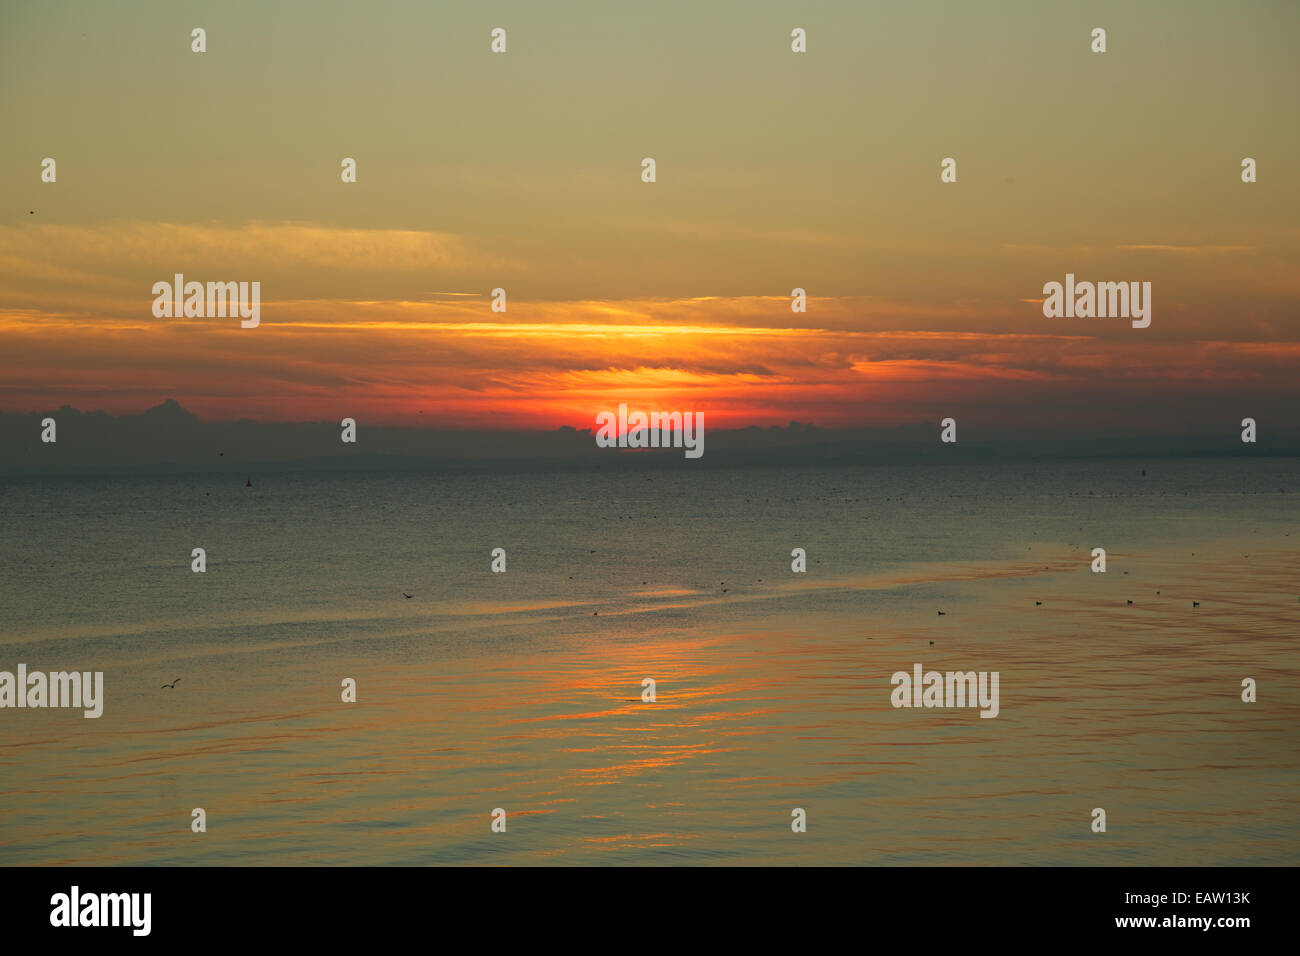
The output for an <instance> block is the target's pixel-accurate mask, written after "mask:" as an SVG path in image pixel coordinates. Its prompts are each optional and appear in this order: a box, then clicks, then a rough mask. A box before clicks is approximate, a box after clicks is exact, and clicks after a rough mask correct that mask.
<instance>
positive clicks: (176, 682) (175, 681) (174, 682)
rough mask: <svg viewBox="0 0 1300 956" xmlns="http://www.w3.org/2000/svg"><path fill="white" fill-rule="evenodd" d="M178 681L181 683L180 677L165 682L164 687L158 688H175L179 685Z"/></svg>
mask: <svg viewBox="0 0 1300 956" xmlns="http://www.w3.org/2000/svg"><path fill="white" fill-rule="evenodd" d="M178 683H180V678H179V677H178V678H176V680H174V681H172V682H171V683H170V684H163V685H162V687H159V688H158V689H159V690H162V689H163V687H170V688H175V687H176V685H177V684H178Z"/></svg>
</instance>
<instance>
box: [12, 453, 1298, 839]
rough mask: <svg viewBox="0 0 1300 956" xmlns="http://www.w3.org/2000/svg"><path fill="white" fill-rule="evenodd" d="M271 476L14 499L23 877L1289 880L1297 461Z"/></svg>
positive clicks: (27, 483)
mask: <svg viewBox="0 0 1300 956" xmlns="http://www.w3.org/2000/svg"><path fill="white" fill-rule="evenodd" d="M1143 469H1145V470H1146V475H1145V476H1143V475H1142V474H1141V472H1142V470H1143ZM253 481H254V487H252V488H245V487H243V476H242V475H241V476H239V477H238V478H235V477H231V476H198V477H194V478H111V479H108V478H66V479H57V480H44V481H42V480H35V479H17V480H15V479H9V480H4V479H0V670H8V671H14V670H16V669H17V665H18V664H19V663H25V664H26V665H27V667H28V669H29V670H43V671H51V670H65V669H75V670H97V671H103V672H104V681H105V705H104V714H103V716H102V717H100V718H99V719H98V720H87V719H84V718H83V717H82V716H81V712H80V711H79V710H54V709H46V710H27V709H23V710H15V709H4V710H0V863H5V864H19V863H103V864H110V863H114V864H115V863H140V864H315V863H345V864H362V863H364V864H383V863H399V864H417V865H418V864H433V863H490V864H499V863H560V864H595V863H646V864H683V863H720V864H758V863H769V864H770V863H797V864H813V863H832V864H836V863H870V864H886V863H888V864H900V863H902V864H922V863H933V864H937V863H963V864H964V863H969V864H975V863H983V864H1016V863H1042V864H1046V863H1077V864H1112V863H1113V864H1129V863H1132V864H1173V865H1179V864H1193V863H1196V864H1252V863H1273V864H1296V863H1298V862H1300V840H1298V837H1300V811H1298V810H1297V802H1296V799H1295V796H1294V794H1295V793H1296V787H1297V783H1300V779H1298V778H1300V734H1297V732H1296V726H1297V720H1298V719H1300V683H1298V678H1300V667H1298V665H1300V653H1298V652H1300V520H1298V519H1300V462H1297V461H1295V460H1290V459H1255V460H1249V461H1229V460H1212V461H1211V460H1156V461H1150V462H1133V461H1106V462H1020V463H1014V464H1005V465H961V466H956V465H915V466H902V465H897V466H884V465H881V466H854V467H849V466H845V467H788V468H744V469H732V470H729V469H722V468H712V469H707V470H706V469H700V470H689V469H683V470H672V471H656V472H648V473H643V472H636V471H628V472H620V473H598V472H546V473H529V474H524V473H514V474H490V473H488V474H485V473H476V474H428V475H405V474H404V475H387V474H350V475H344V476H313V475H305V474H293V473H285V474H257V475H254V476H253ZM196 547H202V548H204V549H206V552H207V572H206V573H205V574H195V573H193V572H192V571H191V570H190V562H191V556H190V555H191V550H192V549H193V548H196ZM797 547H798V548H804V549H806V551H807V562H808V570H807V573H805V574H794V573H792V572H791V568H790V562H791V560H792V559H791V550H792V549H793V548H797ZM1094 547H1104V548H1106V550H1107V553H1108V570H1107V573H1106V574H1093V573H1091V572H1090V571H1089V562H1090V560H1091V558H1090V554H1089V552H1090V550H1091V549H1092V548H1094ZM494 548H504V549H505V551H506V554H507V559H506V560H507V571H506V573H504V574H493V573H492V572H491V570H490V565H491V560H492V557H491V552H492V550H493V549H494ZM724 589H725V590H724ZM1157 592H1159V593H1157ZM403 593H406V594H410V595H412V597H411V598H409V599H407V598H404V597H403ZM1194 600H1195V601H1199V602H1200V607H1195V608H1194V607H1193V606H1192V601H1194ZM1128 601H1132V602H1133V603H1132V604H1131V605H1130V604H1128V603H1127V602H1128ZM1036 602H1042V603H1041V605H1039V604H1037V603H1036ZM939 610H943V611H944V612H945V613H944V615H942V616H940V615H939V614H938V613H937V612H938V611H939ZM931 642H933V643H931ZM914 663H921V664H922V665H923V666H924V667H925V669H927V670H929V669H936V670H963V671H965V670H981V671H985V670H986V671H998V672H999V674H1000V709H1001V712H1000V714H999V716H998V717H997V718H996V719H991V720H990V719H981V718H980V717H979V712H978V710H975V709H950V710H942V709H930V710H926V709H895V708H893V707H892V706H891V705H890V691H891V689H892V688H891V685H890V676H891V674H893V673H894V672H895V671H897V670H906V671H909V672H910V671H911V669H912V665H913V664H914ZM177 677H179V678H181V680H180V682H179V683H178V684H177V686H176V687H175V689H162V688H161V686H160V685H161V684H163V683H165V682H170V681H171V680H173V679H174V678H177ZM349 677H350V678H353V679H354V680H355V681H356V683H357V694H358V702H357V703H355V704H345V703H343V702H342V701H341V700H340V682H341V681H342V680H343V679H344V678H349ZM1245 677H1251V678H1254V679H1255V680H1256V681H1257V683H1258V697H1259V699H1258V702H1257V703H1254V704H1247V703H1243V702H1242V701H1241V697H1240V694H1241V681H1242V679H1243V678H1245ZM643 678H653V679H654V680H655V681H656V682H657V698H658V699H657V701H656V702H655V703H653V704H651V703H643V702H642V701H641V689H642V688H641V682H642V680H643ZM195 807H203V808H204V809H205V810H206V813H207V821H208V829H207V832H206V833H202V834H197V833H192V832H191V831H190V820H191V810H192V809H193V808H195ZM498 807H500V808H502V809H504V810H505V811H506V813H507V830H506V832H505V833H493V832H491V830H490V822H491V813H492V811H493V809H494V808H498ZM796 807H801V808H803V809H804V810H805V811H806V813H807V820H808V825H807V832H806V833H792V832H791V828H790V820H791V810H792V809H793V808H796ZM1095 807H1102V808H1105V810H1106V812H1107V816H1108V830H1107V832H1106V833H1105V834H1095V833H1092V832H1091V830H1090V827H1089V824H1090V821H1091V813H1092V810H1093V808H1095Z"/></svg>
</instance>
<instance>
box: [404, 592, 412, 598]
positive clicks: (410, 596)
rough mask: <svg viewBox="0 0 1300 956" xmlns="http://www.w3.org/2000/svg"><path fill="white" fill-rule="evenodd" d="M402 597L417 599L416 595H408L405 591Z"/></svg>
mask: <svg viewBox="0 0 1300 956" xmlns="http://www.w3.org/2000/svg"><path fill="white" fill-rule="evenodd" d="M402 597H404V598H413V597H415V595H414V594H407V593H406V592H405V591H403V592H402Z"/></svg>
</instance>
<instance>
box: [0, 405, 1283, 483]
mask: <svg viewBox="0 0 1300 956" xmlns="http://www.w3.org/2000/svg"><path fill="white" fill-rule="evenodd" d="M46 417H51V418H54V419H55V421H56V423H57V426H56V427H57V439H58V440H57V441H56V442H55V443H52V444H47V443H43V442H42V441H41V420H42V419H43V418H46ZM954 417H956V418H957V422H958V433H957V438H958V441H957V442H956V443H953V444H943V443H941V442H940V440H939V432H940V426H939V423H938V422H935V423H933V424H930V423H924V422H917V423H915V424H908V425H900V426H897V427H892V428H867V427H863V428H819V427H818V426H816V425H814V424H807V423H801V422H791V423H790V424H789V425H787V426H785V427H775V426H769V427H765V428H764V427H758V426H751V427H748V428H729V429H722V428H719V429H716V430H714V429H710V428H709V427H708V419H707V410H706V412H705V432H704V448H705V454H704V456H703V457H701V458H698V459H686V458H685V456H684V455H683V452H682V450H681V449H679V448H669V449H647V450H636V451H633V450H624V449H611V448H599V447H597V446H596V444H595V439H594V432H593V428H592V427H589V428H585V429H578V428H572V427H569V426H562V427H560V428H556V429H551V430H535V429H534V430H529V429H501V430H486V429H464V428H460V429H455V428H436V427H411V426H397V425H383V424H373V425H372V424H367V422H366V421H364V420H361V421H358V423H357V439H358V440H357V442H356V443H355V444H345V443H343V442H342V441H341V438H340V435H341V430H342V429H341V427H340V424H339V423H337V422H324V421H316V422H296V423H282V422H256V421H252V420H249V419H241V420H239V421H235V422H215V421H202V420H200V419H199V418H198V417H196V416H195V415H194V414H193V413H191V412H190V411H188V410H187V409H185V408H184V407H183V406H182V405H181V404H180V403H179V402H177V401H176V400H175V399H170V398H169V399H167V400H166V401H164V402H162V403H161V404H159V405H157V406H154V407H152V408H149V409H148V410H146V411H144V412H143V413H141V414H138V415H110V414H107V413H105V412H82V411H79V410H77V409H75V408H72V407H70V406H67V405H65V406H63V407H62V408H59V409H57V410H51V411H46V412H31V413H16V412H0V474H8V475H45V474H50V475H55V474H65V473H79V472H83V473H84V472H93V471H109V472H114V473H118V472H132V471H141V470H144V471H154V472H163V473H174V472H176V471H184V472H192V471H196V470H198V471H203V472H223V471H231V472H242V471H246V470H249V469H265V468H267V467H275V468H278V469H281V470H303V471H323V472H331V471H376V470H384V471H387V470H392V471H409V470H415V471H421V470H438V469H444V468H466V467H469V468H473V467H476V466H478V467H490V468H493V469H511V470H514V469H520V468H522V469H527V468H531V467H537V468H565V467H579V468H592V467H616V468H624V467H632V468H644V467H655V468H658V467H665V466H678V467H695V468H698V467H710V466H739V465H774V464H819V463H822V464H852V463H854V462H871V463H877V464H879V463H883V462H890V461H898V462H932V461H942V460H943V459H944V458H950V459H953V460H957V461H964V462H972V461H1000V460H1025V459H1035V458H1112V457H1113V458H1176V457H1221V456H1226V457H1241V456H1242V455H1249V456H1261V455H1263V456H1296V455H1300V434H1297V431H1296V429H1295V426H1294V425H1291V423H1284V427H1285V428H1289V430H1283V428H1279V427H1278V425H1277V424H1276V423H1272V422H1264V423H1261V425H1260V428H1259V439H1258V441H1257V443H1255V444H1253V445H1249V444H1244V443H1243V442H1242V441H1241V438H1240V431H1241V429H1240V424H1239V422H1240V419H1239V418H1237V417H1234V416H1229V415H1226V414H1225V416H1224V421H1223V422H1222V424H1221V430H1220V431H1218V432H1217V433H1199V434H1198V433H1190V432H1189V433H1184V434H1181V435H1158V434H1136V433H1134V434H1124V435H1114V434H1111V435H1106V434H1097V433H1096V432H1095V431H1093V432H1087V431H1080V432H1079V434H1078V435H1077V437H1071V436H1070V435H1069V430H1068V429H1067V428H1066V427H1064V426H1063V427H1062V428H1061V429H1060V430H1059V431H1058V432H1057V433H1056V434H1054V435H1033V434H1027V433H1021V432H1017V431H1016V430H1014V429H1007V428H1005V427H1003V428H1001V429H997V430H987V431H982V430H981V428H980V424H979V422H978V420H977V419H975V418H973V417H961V416H960V415H955V416H954Z"/></svg>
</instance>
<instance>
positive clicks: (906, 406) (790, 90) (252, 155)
mask: <svg viewBox="0 0 1300 956" xmlns="http://www.w3.org/2000/svg"><path fill="white" fill-rule="evenodd" d="M498 26H499V27H504V28H505V29H506V30H507V34H508V52H507V53H506V54H504V55H495V54H492V53H491V52H490V51H489V42H490V37H489V33H490V31H491V29H492V28H493V27H498ZM1098 26H1100V27H1104V28H1105V29H1106V30H1107V45H1108V50H1107V52H1106V53H1105V54H1094V53H1092V52H1091V51H1090V42H1091V40H1090V32H1091V30H1092V28H1094V27H1098ZM194 27H203V28H204V29H205V30H206V31H207V52H206V53H202V54H196V53H193V52H191V49H190V44H191V38H190V31H191V30H192V29H193V28H194ZM794 27H803V28H804V29H806V30H807V35H808V52H807V53H805V54H794V53H792V52H791V50H790V31H791V30H792V29H793V28H794ZM1297 40H1300V4H1297V3H1294V2H1289V0H1285V2H1240V3H1227V2H1194V0H1171V2H1144V3H1140V4H1138V3H1132V2H1128V0H1125V2H1115V3H1105V2H1088V3H1082V2H1059V3H1057V2H1053V3H1043V2H1039V0H1025V2H1004V3H996V4H995V3H965V2H961V3H958V2H951V3H938V2H928V3H927V2H873V3H864V2H818V3H795V2H788V3H776V2H756V0H745V2H708V3H705V2H699V0H694V2H669V0H656V2H653V3H650V2H647V3H612V2H608V0H601V2H590V3H577V2H563V0H557V2H545V3H542V2H537V0H528V2H521V3H492V2H483V3H471V2H463V3H435V2H427V0H422V2H382V0H373V2H364V3H363V2H350V3H332V2H321V0H312V2H302V3H297V2H294V3H287V2H279V3H274V4H272V3H264V2H230V0H226V2H220V3H216V2H210V3H197V2H195V3H189V2H172V0H169V2H126V3H115V4H105V3H102V2H62V3H60V2H40V3H37V2H12V0H11V2H6V3H5V4H4V5H3V6H0V128H3V130H4V131H5V135H4V137H3V139H2V140H0V181H2V182H4V183H5V187H4V189H3V196H4V202H3V204H0V409H4V410H13V411H28V410H36V409H45V408H52V407H56V406H59V405H62V404H65V403H67V404H71V405H74V406H77V407H79V408H83V409H101V408H102V409H106V410H109V411H112V412H117V413H121V412H134V411H140V410H142V409H144V408H146V407H149V406H151V405H156V404H158V402H160V401H161V400H162V399H163V398H166V397H174V398H176V399H177V400H179V401H180V402H181V403H182V404H183V405H184V406H185V407H187V408H189V409H192V410H193V411H195V412H196V413H198V414H199V415H200V416H202V417H205V418H216V419H233V418H238V417H240V416H249V417H254V418H275V419H328V418H335V417H341V416H343V415H352V416H354V417H357V418H359V419H360V418H367V419H369V420H372V421H387V422H407V421H417V420H423V421H426V422H427V421H429V420H430V419H431V418H432V419H433V420H435V421H441V422H444V423H451V424H465V425H499V426H501V427H510V426H514V427H518V426H528V425H537V426H546V427H553V426H555V425H559V424H572V425H575V426H579V427H589V426H590V425H591V422H592V419H593V417H594V415H595V413H596V412H597V411H599V410H601V409H604V408H610V407H613V406H614V405H616V404H617V403H618V402H620V401H627V402H630V403H633V404H638V403H639V404H640V405H642V406H644V407H647V408H668V409H672V408H678V409H696V410H703V411H705V412H707V413H711V414H712V415H713V420H714V421H717V422H720V423H726V424H749V423H758V424H767V423H770V422H784V421H786V420H788V419H791V418H794V419H800V420H802V421H813V422H817V423H819V424H825V425H834V424H859V423H863V424H887V423H894V422H899V421H916V420H934V421H935V422H936V423H937V420H938V418H939V417H943V416H947V415H953V416H956V417H958V418H959V419H961V417H962V416H963V415H965V416H967V417H975V418H980V419H983V420H987V421H991V422H998V423H1001V424H1004V425H1005V424H1016V423H1026V424H1032V425H1036V426H1040V427H1048V426H1050V425H1051V424H1052V423H1055V422H1061V423H1066V424H1069V425H1074V426H1078V427H1084V426H1090V427H1094V428H1099V429H1112V428H1114V429H1133V428H1137V429H1141V428H1149V429H1169V428H1179V427H1183V426H1185V427H1188V428H1193V429H1194V428H1196V427H1199V426H1200V423H1202V422H1204V421H1208V420H1209V419H1210V418H1211V417H1212V416H1213V415H1215V414H1220V415H1222V414H1229V415H1237V417H1241V416H1245V415H1255V416H1256V417H1259V418H1261V419H1267V418H1269V417H1270V416H1271V417H1272V418H1273V419H1274V420H1277V419H1278V418H1280V417H1281V416H1284V415H1289V417H1291V418H1294V417H1295V409H1296V408H1297V407H1300V374H1297V372H1300V310H1298V309H1297V306H1298V304H1300V225H1298V224H1300V187H1298V186H1297V176H1300V163H1298V162H1297V157H1298V156H1300V133H1298V132H1297V124H1296V116H1297V115H1298V113H1300V110H1297V106H1298V105H1300V104H1298V102H1297V101H1298V100H1300V58H1297V57H1296V56H1295V52H1294V51H1295V46H1296V43H1297ZM647 156H649V157H653V158H655V160H656V162H657V166H658V168H657V174H658V181H657V182H655V183H653V184H646V183H643V182H642V181H641V160H642V158H643V157H647ZM949 156H951V157H953V158H955V159H956V160H957V173H958V180H957V182H956V183H952V184H944V183H941V182H940V179H939V171H940V170H939V164H940V160H941V159H943V158H944V157H949ZM1247 156H1249V157H1253V158H1254V159H1256V160H1257V162H1258V176H1259V181H1258V182H1257V183H1254V184H1250V185H1247V184H1243V183H1242V182H1241V177H1240V164H1241V160H1242V158H1243V157H1247ZM45 157H53V158H54V159H55V160H56V162H57V175H58V179H57V182H56V183H53V184H49V183H43V182H41V175H40V174H41V161H42V159H43V158H45ZM344 157H353V158H355V159H356V160H357V171H358V182H356V183H355V184H344V183H342V182H341V181H340V161H341V160H342V159H343V158H344ZM177 272H181V273H184V274H185V276H186V278H187V279H194V280H198V281H209V280H211V281H228V280H244V281H253V280H256V281H259V282H260V283H261V290H262V293H261V294H262V304H261V325H260V326H259V327H258V328H256V329H241V328H240V327H239V323H238V321H237V320H230V319H194V320H188V321H187V320H176V319H157V318H154V316H153V314H152V311H151V306H152V303H153V294H152V292H151V287H152V285H153V283H154V282H157V281H159V280H170V279H171V277H172V275H173V274H174V273H177ZM1067 272H1072V273H1075V274H1076V275H1077V276H1078V278H1079V279H1080V280H1084V279H1089V280H1094V281H1149V282H1151V283H1152V287H1153V292H1152V305H1153V313H1152V322H1151V326H1150V328H1147V329H1133V328H1131V327H1130V326H1129V323H1128V322H1126V321H1124V320H1113V319H1112V320H1106V319H1048V318H1045V317H1044V316H1043V314H1042V310H1041V306H1040V305H1039V303H1038V302H1037V301H1036V300H1038V299H1041V298H1042V295H1043V293H1042V287H1043V284H1044V283H1045V282H1048V281H1053V280H1055V281H1062V280H1063V279H1064V276H1065V274H1066V273H1067ZM796 286H798V287H803V288H805V289H807V291H808V294H809V296H810V301H809V309H808V312H807V313H806V314H794V313H792V312H791V310H790V305H789V296H790V292H791V290H792V289H793V288H795V287H796ZM496 287H503V288H505V289H506V292H507V295H508V303H509V304H508V312H507V313H505V314H504V315H502V314H495V313H493V312H491V310H490V296H489V292H490V290H491V289H493V288H496ZM448 293H468V294H460V295H449V294H448ZM1237 408H1240V414H1239V415H1238V413H1237V412H1236V409H1237ZM421 411H422V412H423V413H424V414H423V416H421V417H420V418H417V415H418V413H419V412H421Z"/></svg>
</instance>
